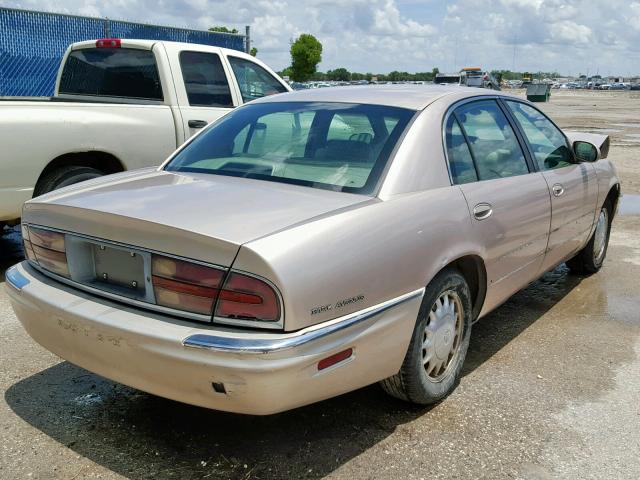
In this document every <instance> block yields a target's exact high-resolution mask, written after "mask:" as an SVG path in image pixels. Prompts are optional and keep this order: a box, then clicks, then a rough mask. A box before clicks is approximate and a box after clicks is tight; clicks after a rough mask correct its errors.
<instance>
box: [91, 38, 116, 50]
mask: <svg viewBox="0 0 640 480" xmlns="http://www.w3.org/2000/svg"><path fill="white" fill-rule="evenodd" d="M120 47H122V41H121V40H120V39H119V38H101V39H100V40H96V48H120Z"/></svg>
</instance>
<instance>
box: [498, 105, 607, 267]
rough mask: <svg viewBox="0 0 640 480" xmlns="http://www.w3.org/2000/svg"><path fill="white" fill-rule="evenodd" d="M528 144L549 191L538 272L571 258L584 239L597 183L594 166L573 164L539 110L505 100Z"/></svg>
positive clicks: (559, 134)
mask: <svg viewBox="0 0 640 480" xmlns="http://www.w3.org/2000/svg"><path fill="white" fill-rule="evenodd" d="M505 103H506V104H507V106H508V107H509V109H510V111H511V112H512V113H513V115H514V117H515V118H516V121H517V122H518V124H519V125H520V127H521V130H522V132H523V133H524V136H525V137H526V139H527V143H528V144H529V149H530V151H531V154H532V156H533V157H534V159H535V161H536V164H537V166H538V169H539V170H540V171H541V172H542V174H543V175H544V178H545V180H546V182H547V185H548V186H549V190H550V192H551V211H552V214H551V232H550V235H549V245H548V247H547V254H546V257H545V260H544V263H543V265H542V268H541V271H543V272H544V271H547V270H549V269H551V268H553V267H555V266H556V265H557V264H559V263H561V262H563V261H565V260H566V259H567V258H569V257H571V256H572V255H573V254H575V253H576V252H577V251H578V250H580V249H581V248H582V247H583V246H584V245H585V243H586V242H587V240H588V237H589V235H590V233H591V228H592V226H593V222H594V217H595V211H596V203H597V200H598V187H597V184H598V182H597V181H596V179H595V175H596V173H595V169H594V168H593V165H591V164H588V163H577V162H576V160H575V158H574V156H573V155H572V153H571V149H570V147H569V142H568V141H567V139H566V137H565V136H564V134H563V133H562V131H561V130H560V129H559V128H558V127H556V126H555V125H554V124H553V122H551V120H549V119H548V118H547V117H546V116H545V115H544V114H543V113H541V112H540V111H538V110H536V109H535V108H533V107H532V106H530V105H527V104H525V103H522V102H518V101H511V100H509V101H506V102H505Z"/></svg>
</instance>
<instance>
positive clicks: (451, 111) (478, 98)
mask: <svg viewBox="0 0 640 480" xmlns="http://www.w3.org/2000/svg"><path fill="white" fill-rule="evenodd" d="M486 100H493V101H494V102H496V104H497V106H498V108H499V109H500V110H501V111H502V113H503V115H504V116H505V118H506V120H507V123H508V124H509V125H510V126H511V128H512V129H513V131H514V133H515V135H516V139H517V141H518V145H520V149H521V150H522V154H523V156H524V159H525V163H526V165H527V170H529V172H528V173H525V174H523V175H528V174H531V173H535V172H537V171H538V170H537V168H536V165H535V161H534V159H533V158H532V157H531V153H530V151H529V145H528V144H526V143H523V142H524V141H525V139H524V138H522V137H521V133H520V130H519V125H514V124H513V118H512V116H511V115H510V112H505V111H504V110H505V108H508V107H507V106H506V105H502V103H501V102H500V100H501V97H500V96H498V95H476V96H473V97H466V98H463V99H461V100H458V101H457V102H454V103H452V104H451V105H449V108H447V111H446V112H445V114H444V115H443V116H442V123H441V125H440V130H441V135H442V149H443V153H444V159H445V163H446V167H447V172H448V174H449V182H450V183H451V185H452V186H459V185H460V184H458V183H456V182H455V181H454V179H453V174H452V172H451V163H450V161H449V152H448V151H447V122H448V121H449V117H450V116H451V115H454V118H455V119H456V121H458V124H459V125H460V127H461V128H460V129H461V130H462V133H463V135H464V137H465V141H466V142H467V148H469V151H470V152H471V157H472V158H473V166H474V167H475V169H476V175H477V176H478V180H477V181H475V182H470V183H478V182H486V181H490V180H497V179H486V180H482V179H480V176H479V175H478V167H477V165H476V160H475V155H474V154H473V151H472V149H471V146H470V145H469V141H468V138H467V134H466V131H465V130H464V128H462V124H461V123H460V122H459V120H458V117H457V115H455V110H456V109H457V108H458V107H461V106H462V105H466V104H467V103H474V102H479V101H486ZM523 103H526V102H523ZM505 178H509V177H505ZM465 185H466V184H465Z"/></svg>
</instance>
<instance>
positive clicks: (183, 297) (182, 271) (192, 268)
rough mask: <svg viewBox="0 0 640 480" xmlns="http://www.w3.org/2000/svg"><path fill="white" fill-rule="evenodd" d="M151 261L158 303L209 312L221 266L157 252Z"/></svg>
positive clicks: (219, 282) (221, 278) (219, 280)
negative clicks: (165, 255)
mask: <svg viewBox="0 0 640 480" xmlns="http://www.w3.org/2000/svg"><path fill="white" fill-rule="evenodd" d="M151 265H152V266H151V271H152V274H153V290H154V292H155V295H156V303H157V304H158V305H162V306H164V307H169V308H175V309H178V310H185V311H188V312H193V313H199V314H203V315H211V313H212V312H213V305H214V302H215V301H216V298H217V297H218V292H219V288H220V284H221V283H222V280H223V279H224V274H225V272H224V270H218V269H216V268H211V267H205V266H204V265H199V264H197V263H192V262H185V261H184V260H177V259H174V258H169V257H163V256H159V255H154V256H153V258H152V263H151Z"/></svg>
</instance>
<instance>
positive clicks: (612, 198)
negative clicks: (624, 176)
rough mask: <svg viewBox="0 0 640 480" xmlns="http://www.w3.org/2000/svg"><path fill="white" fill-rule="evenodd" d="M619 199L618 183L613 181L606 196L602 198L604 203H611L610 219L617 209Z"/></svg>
mask: <svg viewBox="0 0 640 480" xmlns="http://www.w3.org/2000/svg"><path fill="white" fill-rule="evenodd" d="M619 200H620V184H619V183H614V184H613V186H612V187H611V188H610V189H609V193H607V196H606V198H605V199H604V203H607V202H609V204H610V205H611V220H613V217H614V216H615V214H616V212H617V210H618V201H619Z"/></svg>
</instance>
